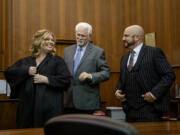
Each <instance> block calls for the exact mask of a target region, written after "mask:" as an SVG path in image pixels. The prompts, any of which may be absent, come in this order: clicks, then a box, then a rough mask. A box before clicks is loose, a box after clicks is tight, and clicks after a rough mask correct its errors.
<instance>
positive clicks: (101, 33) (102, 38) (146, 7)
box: [1, 0, 180, 105]
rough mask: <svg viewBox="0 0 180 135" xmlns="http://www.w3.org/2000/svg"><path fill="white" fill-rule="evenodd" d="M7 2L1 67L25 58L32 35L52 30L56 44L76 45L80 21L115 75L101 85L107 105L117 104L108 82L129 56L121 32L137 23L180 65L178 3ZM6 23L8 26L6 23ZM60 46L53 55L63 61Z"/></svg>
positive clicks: (121, 0)
mask: <svg viewBox="0 0 180 135" xmlns="http://www.w3.org/2000/svg"><path fill="white" fill-rule="evenodd" d="M8 1H11V3H12V5H11V8H10V10H12V12H11V11H9V10H7V9H6V10H7V11H6V12H2V13H1V14H3V16H4V17H5V19H3V18H2V17H1V18H2V20H3V22H4V23H3V26H5V27H6V28H7V29H8V31H6V30H4V31H5V32H6V33H7V34H6V38H4V37H3V40H5V41H3V42H4V43H6V47H7V48H8V49H7V50H6V51H5V52H4V54H3V57H1V59H2V61H4V62H3V64H1V65H4V66H1V67H3V68H5V67H7V66H9V65H11V64H12V63H14V62H15V61H17V60H18V59H19V58H22V57H25V56H27V55H28V54H29V48H30V46H31V39H32V34H34V32H36V31H37V30H38V29H42V28H47V29H50V30H51V31H52V32H54V33H55V35H56V37H57V38H58V39H65V40H74V39H75V34H74V27H75V25H76V24H77V23H78V22H79V21H87V22H89V23H90V24H92V26H93V29H94V30H93V35H92V41H93V43H95V44H97V45H98V46H100V47H102V48H103V49H104V50H105V54H106V58H107V61H108V64H109V65H110V68H111V72H112V74H113V75H112V76H111V78H110V81H107V82H105V83H103V85H102V86H101V89H104V90H103V92H102V95H103V96H102V98H105V99H108V105H110V104H112V105H118V104H117V103H116V102H115V101H111V100H112V99H110V98H109V97H108V95H109V91H111V93H112V91H113V90H114V88H113V87H114V86H113V87H112V85H111V83H112V82H111V81H113V80H112V78H113V79H116V78H114V73H115V74H119V73H118V72H119V67H120V65H119V64H120V59H121V56H122V55H123V54H124V53H125V52H126V51H127V49H124V45H123V43H122V41H121V39H122V34H123V30H124V28H125V27H127V26H128V25H132V24H139V25H142V26H143V27H144V29H145V32H156V39H157V46H158V47H160V48H162V49H163V50H164V52H165V54H166V56H167V58H168V60H169V62H170V63H171V64H179V63H180V60H179V56H180V53H179V51H180V47H179V44H180V38H178V36H179V35H180V30H179V29H177V28H178V27H179V25H180V20H179V16H178V15H179V12H180V10H179V8H178V7H179V5H180V1H179V0H166V1H164V0H158V1H157V0H146V1H144V0H136V1H134V0H125V1H124V0H98V1H95V0H86V1H84V0H76V1H74V0H52V1H51V2H49V1H48V0H31V1H24V0H8ZM8 8H9V5H8ZM1 10H2V9H1ZM7 12H8V17H7V16H6V14H7ZM10 18H11V23H6V21H10ZM10 28H12V29H10ZM9 29H10V30H9ZM1 31H2V30H1ZM1 38H2V36H1ZM4 46H5V45H4ZM64 47H66V46H57V48H58V49H57V52H58V54H59V55H61V56H62V53H63V51H62V50H63V49H64ZM114 83H116V82H114ZM107 89H108V90H107ZM112 96H113V95H112ZM113 98H114V97H113Z"/></svg>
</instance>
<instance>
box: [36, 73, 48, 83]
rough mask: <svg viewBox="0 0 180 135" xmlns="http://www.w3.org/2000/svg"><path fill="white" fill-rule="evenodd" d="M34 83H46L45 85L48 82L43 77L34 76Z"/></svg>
mask: <svg viewBox="0 0 180 135" xmlns="http://www.w3.org/2000/svg"><path fill="white" fill-rule="evenodd" d="M34 83H46V84H49V80H48V78H47V77H46V76H44V75H40V74H35V75H34Z"/></svg>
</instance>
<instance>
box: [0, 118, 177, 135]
mask: <svg viewBox="0 0 180 135" xmlns="http://www.w3.org/2000/svg"><path fill="white" fill-rule="evenodd" d="M130 124H131V125H133V126H134V127H135V128H136V129H137V130H138V131H139V133H140V135H180V121H178V122H176V121H171V122H139V123H130ZM0 135H44V131H43V128H34V129H10V130H0Z"/></svg>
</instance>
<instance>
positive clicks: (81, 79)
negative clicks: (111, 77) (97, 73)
mask: <svg viewBox="0 0 180 135" xmlns="http://www.w3.org/2000/svg"><path fill="white" fill-rule="evenodd" d="M86 79H89V80H91V74H88V73H86V72H82V73H81V74H80V75H79V80H80V81H84V80H86Z"/></svg>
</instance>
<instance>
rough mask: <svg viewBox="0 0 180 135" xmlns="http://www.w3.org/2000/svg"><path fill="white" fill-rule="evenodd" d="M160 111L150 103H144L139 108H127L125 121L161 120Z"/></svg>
mask: <svg viewBox="0 0 180 135" xmlns="http://www.w3.org/2000/svg"><path fill="white" fill-rule="evenodd" d="M162 115H163V114H162V113H161V112H158V111H157V110H156V109H155V108H154V107H153V106H152V105H149V104H147V105H144V106H143V107H141V108H139V109H135V108H129V110H128V112H126V121H127V122H138V121H142V122H143V121H144V122H153V121H161V120H162Z"/></svg>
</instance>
